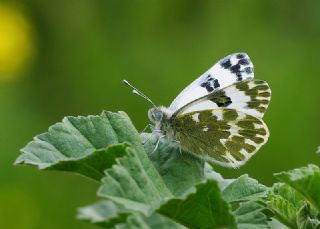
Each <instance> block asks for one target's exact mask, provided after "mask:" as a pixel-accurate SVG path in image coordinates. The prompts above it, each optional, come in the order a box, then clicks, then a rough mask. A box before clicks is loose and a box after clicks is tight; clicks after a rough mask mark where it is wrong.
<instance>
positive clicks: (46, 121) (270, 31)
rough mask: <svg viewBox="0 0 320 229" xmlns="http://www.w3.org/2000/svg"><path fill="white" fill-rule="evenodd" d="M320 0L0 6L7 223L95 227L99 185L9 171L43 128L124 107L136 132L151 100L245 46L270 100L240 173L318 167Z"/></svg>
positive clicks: (25, 228)
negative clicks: (90, 209)
mask: <svg viewBox="0 0 320 229" xmlns="http://www.w3.org/2000/svg"><path fill="white" fill-rule="evenodd" d="M319 42H320V1H279V0H270V1H255V0H252V1H250V0H246V1H222V0H221V1H196V0H194V1H191V0H179V1H169V0H166V1H160V0H150V1H142V0H137V1H136V0H127V1H116V0H114V1H101V0H100V1H98V0H90V1H89V0H55V1H43V0H25V1H13V0H11V1H1V2H0V126H1V129H0V228H10V229H15V228H19V229H20V228H22V229H29V228H32V229H33V228H48V229H51V228H52V229H53V228H54V229H56V228H80V229H81V228H95V227H93V226H90V225H88V224H86V223H83V222H78V221H77V220H76V219H75V209H76V207H78V206H82V205H86V204H89V203H91V202H93V201H95V200H96V199H97V198H96V197H95V192H96V190H97V187H98V185H97V184H96V183H94V182H92V181H90V180H87V179H84V178H82V177H79V176H74V175H71V174H66V173H58V172H39V171H37V170H36V169H34V168H29V167H14V166H13V162H14V160H15V158H16V157H17V156H18V155H19V149H20V148H22V147H23V146H24V145H25V144H26V143H27V142H28V141H30V140H31V139H32V137H33V136H34V135H36V134H39V133H41V132H44V131H46V130H47V128H48V126H49V125H51V124H54V123H55V122H58V121H60V120H61V119H62V118H63V117H64V116H66V115H87V114H99V113H100V112H101V111H102V110H103V109H106V110H112V111H117V110H124V111H126V112H127V113H128V114H129V116H130V117H131V118H132V120H133V122H134V124H135V125H136V127H137V128H138V129H139V130H142V129H143V127H144V126H145V125H146V124H147V123H148V119H147V114H146V112H147V109H148V108H149V107H150V106H149V105H148V104H147V103H146V102H145V101H143V100H142V99H140V98H137V97H136V96H134V95H132V94H131V93H130V91H129V90H128V88H125V87H124V86H123V85H122V84H121V80H122V79H123V78H126V79H128V80H129V81H131V82H132V83H133V84H134V85H136V86H137V87H138V88H139V89H141V90H142V91H143V92H145V93H146V94H147V95H149V96H150V97H151V98H152V99H153V100H154V101H155V102H156V103H157V104H163V105H169V104H170V102H171V101H172V99H173V98H174V97H175V96H176V95H177V94H178V93H179V92H180V91H181V90H182V89H183V88H184V87H185V86H187V85H188V84H189V83H191V81H193V80H194V79H195V78H196V77H197V76H199V75H200V74H202V73H203V72H204V71H205V70H207V69H208V68H209V67H210V66H211V65H212V64H214V63H215V62H216V61H217V60H218V59H220V58H222V57H224V56H226V55H228V54H230V53H232V52H238V51H244V52H247V53H248V54H249V55H250V57H251V59H252V61H253V62H254V65H255V76H256V78H260V79H263V80H266V81H268V82H269V84H270V86H271V89H272V92H273V97H272V101H271V104H270V107H269V109H268V112H267V114H266V116H265V121H266V123H267V124H268V126H269V128H270V131H271V136H270V139H269V141H268V143H267V144H266V145H265V146H264V147H263V148H262V149H261V150H260V151H259V152H258V153H257V155H256V156H254V157H253V158H252V159H251V160H250V161H249V162H248V163H247V164H246V165H245V166H243V167H242V168H241V169H238V170H230V169H222V168H218V167H217V170H218V171H220V172H222V174H223V175H224V176H225V177H234V176H239V175H240V174H243V173H248V174H249V175H250V176H252V177H254V178H257V179H259V180H260V181H261V182H263V183H265V184H267V185H268V184H271V183H272V182H274V179H273V177H272V173H274V172H277V171H282V170H286V169H290V168H294V167H298V166H303V165H306V164H307V163H310V162H312V163H316V164H319V161H320V160H319V158H317V155H316V154H315V150H316V147H317V146H318V145H320V137H319V130H320V122H319V117H320V110H319V100H320V90H319V88H320V85H319V84H320V67H319V65H320V64H319V53H320V44H319Z"/></svg>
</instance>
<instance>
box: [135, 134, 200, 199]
mask: <svg viewBox="0 0 320 229" xmlns="http://www.w3.org/2000/svg"><path fill="white" fill-rule="evenodd" d="M141 138H142V142H146V143H145V144H144V148H145V151H146V152H147V153H148V155H149V158H150V159H151V161H152V163H153V165H154V166H155V167H156V169H157V170H158V172H159V173H160V175H161V177H162V179H163V180H164V182H165V183H166V186H167V187H168V188H169V189H170V191H171V192H172V193H173V194H174V195H175V196H180V195H183V194H185V193H187V192H188V190H189V189H190V188H191V187H193V186H194V185H196V184H199V183H200V182H202V181H203V180H204V162H203V161H201V160H200V159H198V158H196V157H194V156H192V155H191V154H189V153H187V152H185V151H180V149H179V148H178V147H177V146H174V145H172V143H170V142H168V141H166V140H161V141H160V142H159V145H158V147H157V150H155V151H154V149H155V147H156V143H157V138H156V137H155V136H152V135H151V134H146V133H143V134H141Z"/></svg>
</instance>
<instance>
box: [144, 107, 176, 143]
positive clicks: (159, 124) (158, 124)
mask: <svg viewBox="0 0 320 229" xmlns="http://www.w3.org/2000/svg"><path fill="white" fill-rule="evenodd" d="M172 114H173V112H172V111H171V110H169V109H168V108H166V107H164V106H159V107H154V108H151V109H150V110H149V111H148V117H149V119H150V121H151V122H152V123H153V124H154V131H153V132H154V133H159V134H160V135H162V136H166V137H167V138H168V139H173V138H174V132H173V130H172V127H171V117H172Z"/></svg>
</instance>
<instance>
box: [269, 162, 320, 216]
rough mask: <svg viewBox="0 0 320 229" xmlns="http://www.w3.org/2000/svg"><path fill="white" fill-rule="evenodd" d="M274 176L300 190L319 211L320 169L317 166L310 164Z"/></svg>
mask: <svg viewBox="0 0 320 229" xmlns="http://www.w3.org/2000/svg"><path fill="white" fill-rule="evenodd" d="M275 177H276V178H277V179H279V180H280V181H283V182H285V183H286V184H288V185H290V186H291V187H293V188H294V189H296V190H297V191H298V192H300V193H301V194H302V195H303V196H304V197H305V198H306V199H307V200H308V201H309V202H310V203H311V204H312V205H313V206H314V207H315V208H317V209H318V211H320V169H319V167H318V166H316V165H312V164H311V165H308V166H307V167H302V168H298V169H294V170H291V171H288V172H281V173H277V174H275Z"/></svg>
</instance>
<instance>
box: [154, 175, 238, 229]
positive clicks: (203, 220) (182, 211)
mask: <svg viewBox="0 0 320 229" xmlns="http://www.w3.org/2000/svg"><path fill="white" fill-rule="evenodd" d="M157 212H159V213H160V214H162V215H164V216H166V217H168V218H170V219H172V220H174V221H176V222H178V223H180V224H182V225H185V226H186V227H188V228H191V229H193V228H236V225H235V219H234V217H233V215H232V213H231V212H230V209H229V206H228V204H227V203H226V202H225V201H224V200H223V199H222V196H221V192H220V189H219V187H218V184H217V182H216V181H214V180H207V181H206V183H201V184H198V185H196V186H195V190H194V192H193V193H191V194H189V195H187V196H186V197H185V198H172V199H170V200H169V201H168V202H167V203H166V204H164V205H162V206H161V208H160V209H158V210H157Z"/></svg>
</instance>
